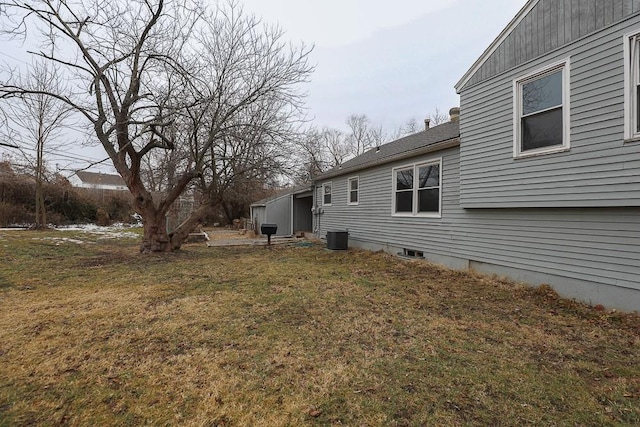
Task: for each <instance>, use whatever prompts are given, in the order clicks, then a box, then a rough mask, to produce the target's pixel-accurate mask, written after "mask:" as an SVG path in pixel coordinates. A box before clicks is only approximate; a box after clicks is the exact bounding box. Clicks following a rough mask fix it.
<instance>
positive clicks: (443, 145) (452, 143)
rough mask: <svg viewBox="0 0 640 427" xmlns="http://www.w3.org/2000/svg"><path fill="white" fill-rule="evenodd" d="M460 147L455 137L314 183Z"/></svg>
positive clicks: (340, 171)
mask: <svg viewBox="0 0 640 427" xmlns="http://www.w3.org/2000/svg"><path fill="white" fill-rule="evenodd" d="M458 145H460V137H455V138H451V139H447V140H446V141H441V142H436V143H435V144H431V145H427V146H426V147H420V148H417V149H415V150H408V151H405V152H403V153H401V154H398V155H395V156H389V157H386V158H384V159H380V160H379V161H373V162H370V163H365V164H362V165H358V166H354V167H352V168H345V169H340V170H337V171H334V172H328V173H326V174H324V175H320V176H319V177H317V178H316V179H315V180H314V182H318V181H324V180H327V179H329V178H335V177H337V176H342V175H346V174H349V173H354V172H358V171H361V170H363V169H369V168H372V167H375V166H381V165H386V164H388V163H392V162H395V161H398V160H404V159H408V158H410V157H415V156H420V155H422V154H427V153H432V152H434V151H440V150H444V149H447V148H451V147H457V146H458Z"/></svg>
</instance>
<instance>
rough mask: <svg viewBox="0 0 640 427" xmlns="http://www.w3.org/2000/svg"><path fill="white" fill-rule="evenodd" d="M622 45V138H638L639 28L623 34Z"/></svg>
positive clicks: (639, 137) (639, 133) (639, 134)
mask: <svg viewBox="0 0 640 427" xmlns="http://www.w3.org/2000/svg"><path fill="white" fill-rule="evenodd" d="M622 42H623V46H624V49H623V50H624V139H625V141H627V140H640V131H639V130H638V127H640V126H639V125H640V123H638V109H639V108H640V106H639V105H638V102H640V99H638V89H637V88H638V86H640V65H639V64H640V60H639V59H640V30H636V31H635V32H633V33H629V34H625V35H624V36H623V39H622Z"/></svg>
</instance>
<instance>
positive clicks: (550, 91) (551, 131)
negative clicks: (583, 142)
mask: <svg viewBox="0 0 640 427" xmlns="http://www.w3.org/2000/svg"><path fill="white" fill-rule="evenodd" d="M514 134H515V138H514V148H513V155H514V157H524V156H529V155H537V154H547V153H553V152H557V151H565V150H568V149H569V60H568V59H567V60H564V61H562V62H560V63H556V64H553V65H551V66H549V67H546V68H544V69H542V70H539V71H536V72H535V73H533V74H529V75H527V76H525V77H522V78H520V79H517V80H515V81H514Z"/></svg>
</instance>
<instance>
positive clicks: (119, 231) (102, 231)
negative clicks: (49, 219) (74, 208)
mask: <svg viewBox="0 0 640 427" xmlns="http://www.w3.org/2000/svg"><path fill="white" fill-rule="evenodd" d="M133 227H135V225H134V226H132V225H129V224H122V223H117V224H113V225H111V226H108V227H103V226H99V225H95V224H76V225H69V226H64V227H58V228H57V229H56V230H59V231H80V232H82V233H89V234H94V235H98V236H100V237H99V238H98V239H137V238H139V237H140V235H138V234H137V233H134V232H131V231H124V230H127V229H131V228H133Z"/></svg>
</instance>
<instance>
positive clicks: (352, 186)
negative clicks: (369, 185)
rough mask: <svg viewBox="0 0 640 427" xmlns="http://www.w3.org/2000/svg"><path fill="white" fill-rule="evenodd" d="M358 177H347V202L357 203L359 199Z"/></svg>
mask: <svg viewBox="0 0 640 427" xmlns="http://www.w3.org/2000/svg"><path fill="white" fill-rule="evenodd" d="M359 181H360V179H359V178H358V177H357V176H355V177H353V178H349V204H350V205H357V204H358V201H359V199H360V193H359V186H360V182H359Z"/></svg>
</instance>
